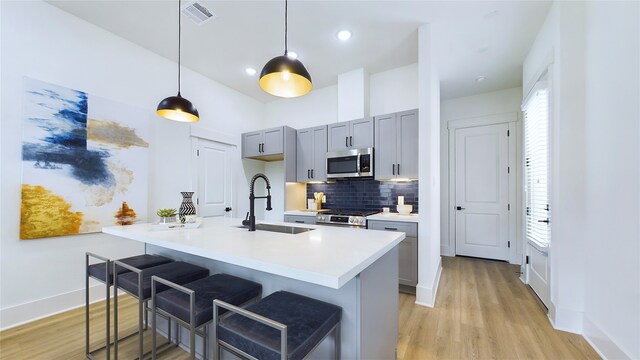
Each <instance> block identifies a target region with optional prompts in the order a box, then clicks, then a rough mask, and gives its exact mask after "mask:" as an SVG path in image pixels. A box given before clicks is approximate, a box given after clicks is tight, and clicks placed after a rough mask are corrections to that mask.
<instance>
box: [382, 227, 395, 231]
mask: <svg viewBox="0 0 640 360" xmlns="http://www.w3.org/2000/svg"><path fill="white" fill-rule="evenodd" d="M384 229H385V230H391V231H398V228H390V227H386V228H384Z"/></svg>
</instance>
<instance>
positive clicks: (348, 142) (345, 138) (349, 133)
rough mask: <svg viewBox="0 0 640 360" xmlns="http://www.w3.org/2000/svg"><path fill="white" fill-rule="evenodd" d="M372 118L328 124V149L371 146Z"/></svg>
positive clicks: (340, 149)
mask: <svg viewBox="0 0 640 360" xmlns="http://www.w3.org/2000/svg"><path fill="white" fill-rule="evenodd" d="M373 128H374V126H373V118H365V119H358V120H351V121H343V122H339V123H335V124H329V127H328V132H329V137H328V151H342V150H348V149H362V148H369V147H373Z"/></svg>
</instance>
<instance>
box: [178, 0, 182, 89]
mask: <svg viewBox="0 0 640 360" xmlns="http://www.w3.org/2000/svg"><path fill="white" fill-rule="evenodd" d="M181 10H182V1H181V0H178V96H181V95H180V82H181V81H180V80H181V77H180V68H181V66H180V54H181V53H182V16H181V14H180V11H181Z"/></svg>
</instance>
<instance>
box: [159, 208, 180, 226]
mask: <svg viewBox="0 0 640 360" xmlns="http://www.w3.org/2000/svg"><path fill="white" fill-rule="evenodd" d="M177 214H178V210H176V209H160V210H158V211H157V212H156V215H158V217H159V218H160V223H161V224H167V223H172V222H176V215H177Z"/></svg>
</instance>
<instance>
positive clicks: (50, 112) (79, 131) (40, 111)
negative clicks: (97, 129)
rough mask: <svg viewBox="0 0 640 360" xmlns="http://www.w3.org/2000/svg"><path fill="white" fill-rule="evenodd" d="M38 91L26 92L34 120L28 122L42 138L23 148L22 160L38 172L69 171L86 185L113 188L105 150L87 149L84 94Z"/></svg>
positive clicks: (44, 88) (53, 88)
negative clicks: (68, 168) (51, 170)
mask: <svg viewBox="0 0 640 360" xmlns="http://www.w3.org/2000/svg"><path fill="white" fill-rule="evenodd" d="M38 85H40V88H38V89H30V90H29V91H27V94H28V96H29V100H30V102H31V104H30V106H34V108H32V109H31V110H32V112H31V113H30V114H32V115H34V114H35V116H32V117H29V118H28V121H30V122H32V124H33V125H35V126H37V127H38V128H40V129H41V130H42V131H41V133H40V134H41V135H40V137H38V138H36V139H32V141H31V142H27V141H25V142H24V143H23V147H22V160H23V161H31V162H33V166H34V167H36V168H41V169H60V168H62V165H68V166H70V167H71V175H72V176H73V177H74V178H75V179H77V180H79V181H80V182H82V183H83V184H86V185H101V186H106V187H112V186H115V185H116V181H115V178H114V176H113V174H112V173H111V171H109V168H108V166H107V163H106V160H107V159H108V158H109V157H110V156H111V155H110V154H109V152H108V151H106V150H101V151H97V150H89V149H87V114H88V110H89V98H88V96H87V94H86V93H84V92H82V91H77V90H71V89H65V88H61V87H58V86H55V85H51V84H46V83H43V82H38Z"/></svg>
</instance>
